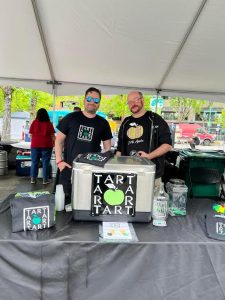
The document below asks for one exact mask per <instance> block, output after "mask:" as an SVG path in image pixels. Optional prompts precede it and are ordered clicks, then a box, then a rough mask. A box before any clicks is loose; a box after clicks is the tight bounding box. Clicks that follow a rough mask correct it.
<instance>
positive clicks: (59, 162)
mask: <svg viewBox="0 0 225 300" xmlns="http://www.w3.org/2000/svg"><path fill="white" fill-rule="evenodd" d="M62 162H64V160H63V159H61V160H59V161H58V162H57V163H56V164H57V166H58V165H60V164H61V163H62Z"/></svg>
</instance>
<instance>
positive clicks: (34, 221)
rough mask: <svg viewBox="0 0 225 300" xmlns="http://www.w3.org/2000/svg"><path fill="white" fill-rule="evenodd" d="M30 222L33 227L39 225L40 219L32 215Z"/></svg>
mask: <svg viewBox="0 0 225 300" xmlns="http://www.w3.org/2000/svg"><path fill="white" fill-rule="evenodd" d="M32 222H33V224H34V225H37V224H41V217H39V216H38V215H36V214H35V215H33V217H32Z"/></svg>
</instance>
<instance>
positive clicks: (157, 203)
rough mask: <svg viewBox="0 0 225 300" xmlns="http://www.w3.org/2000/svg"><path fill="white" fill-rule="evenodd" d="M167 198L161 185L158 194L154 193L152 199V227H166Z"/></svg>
mask: <svg viewBox="0 0 225 300" xmlns="http://www.w3.org/2000/svg"><path fill="white" fill-rule="evenodd" d="M168 203H169V196H168V194H167V193H166V192H165V190H164V185H163V183H161V185H160V190H159V192H157V191H156V192H155V196H154V199H153V210H152V218H153V225H154V226H167V224H166V219H167V216H168Z"/></svg>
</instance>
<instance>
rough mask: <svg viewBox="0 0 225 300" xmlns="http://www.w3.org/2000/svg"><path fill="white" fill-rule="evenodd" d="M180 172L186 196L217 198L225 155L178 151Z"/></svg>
mask: <svg viewBox="0 0 225 300" xmlns="http://www.w3.org/2000/svg"><path fill="white" fill-rule="evenodd" d="M179 155H180V171H181V173H182V172H183V174H184V178H185V184H186V185H187V187H188V195H189V196H194V197H218V196H219V195H220V185H221V176H222V175H223V173H224V167H225V155H224V153H223V152H219V151H199V150H191V149H190V150H182V151H180V154H179Z"/></svg>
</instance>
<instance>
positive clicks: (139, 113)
mask: <svg viewBox="0 0 225 300" xmlns="http://www.w3.org/2000/svg"><path fill="white" fill-rule="evenodd" d="M127 104H128V106H129V109H130V111H131V113H132V115H131V116H130V117H127V118H125V119H124V121H123V122H122V124H121V126H120V130H119V135H118V147H117V152H116V154H117V155H118V156H120V155H124V156H131V155H138V156H141V157H145V158H147V159H149V160H152V161H153V162H154V163H155V165H156V179H159V180H156V181H155V185H156V186H158V185H160V182H161V177H162V175H163V172H164V155H165V154H166V153H167V152H168V151H170V150H171V148H172V146H171V145H172V140H171V134H170V129H169V126H168V124H167V123H166V121H164V120H163V118H162V117H161V116H159V115H158V114H156V113H154V112H151V111H146V110H145V108H144V98H143V95H142V93H141V92H139V91H133V92H131V93H129V94H128V97H127Z"/></svg>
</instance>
